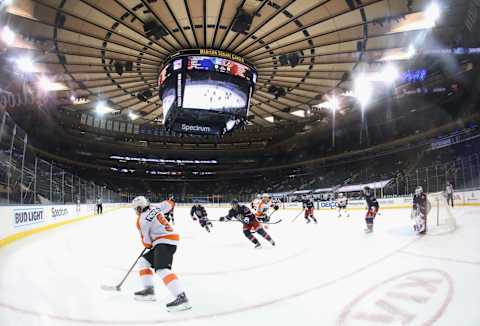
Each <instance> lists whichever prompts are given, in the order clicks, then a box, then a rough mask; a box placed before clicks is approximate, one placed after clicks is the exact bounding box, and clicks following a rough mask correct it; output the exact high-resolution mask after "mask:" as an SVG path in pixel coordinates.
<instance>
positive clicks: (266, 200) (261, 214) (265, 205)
mask: <svg viewBox="0 0 480 326" xmlns="http://www.w3.org/2000/svg"><path fill="white" fill-rule="evenodd" d="M271 207H272V208H273V209H274V210H278V208H279V207H278V205H274V204H273V203H272V200H271V199H270V195H269V194H263V195H262V200H261V201H260V202H259V203H258V206H257V209H256V210H255V216H256V217H257V219H258V220H259V221H261V222H268V221H269V220H270V216H269V215H268V210H269V209H270V208H271Z"/></svg>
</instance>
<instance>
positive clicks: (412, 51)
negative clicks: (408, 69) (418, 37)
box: [407, 44, 417, 59]
mask: <svg viewBox="0 0 480 326" xmlns="http://www.w3.org/2000/svg"><path fill="white" fill-rule="evenodd" d="M416 54H417V49H415V47H414V46H413V44H410V45H409V46H408V50H407V57H408V59H411V58H413V57H414V56H415V55H416Z"/></svg>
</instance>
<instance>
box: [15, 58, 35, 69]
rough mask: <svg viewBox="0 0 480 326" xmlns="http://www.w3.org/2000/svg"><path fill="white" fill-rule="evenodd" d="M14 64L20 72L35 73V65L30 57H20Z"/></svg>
mask: <svg viewBox="0 0 480 326" xmlns="http://www.w3.org/2000/svg"><path fill="white" fill-rule="evenodd" d="M15 63H16V65H17V68H18V69H19V70H20V71H22V72H36V68H35V65H34V64H33V60H32V59H31V58H30V57H20V58H18V59H16V60H15Z"/></svg>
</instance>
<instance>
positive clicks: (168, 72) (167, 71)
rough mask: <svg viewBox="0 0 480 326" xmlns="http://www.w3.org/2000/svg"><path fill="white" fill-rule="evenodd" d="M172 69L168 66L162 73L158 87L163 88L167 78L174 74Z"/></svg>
mask: <svg viewBox="0 0 480 326" xmlns="http://www.w3.org/2000/svg"><path fill="white" fill-rule="evenodd" d="M171 68H172V65H171V64H168V65H166V66H165V67H164V68H163V69H162V71H161V72H160V76H159V77H158V85H159V86H160V87H162V86H163V83H164V82H165V81H166V80H167V78H168V77H170V76H171V74H172V71H171Z"/></svg>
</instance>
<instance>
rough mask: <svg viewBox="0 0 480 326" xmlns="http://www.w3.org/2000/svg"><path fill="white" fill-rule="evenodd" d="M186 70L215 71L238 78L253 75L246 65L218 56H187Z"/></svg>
mask: <svg viewBox="0 0 480 326" xmlns="http://www.w3.org/2000/svg"><path fill="white" fill-rule="evenodd" d="M187 70H206V71H217V72H222V73H226V74H230V75H232V76H236V77H240V78H252V77H253V76H252V73H251V71H250V68H248V67H247V66H246V65H244V64H241V63H238V62H235V61H232V60H228V59H224V58H218V57H204V56H189V57H188V60H187Z"/></svg>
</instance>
